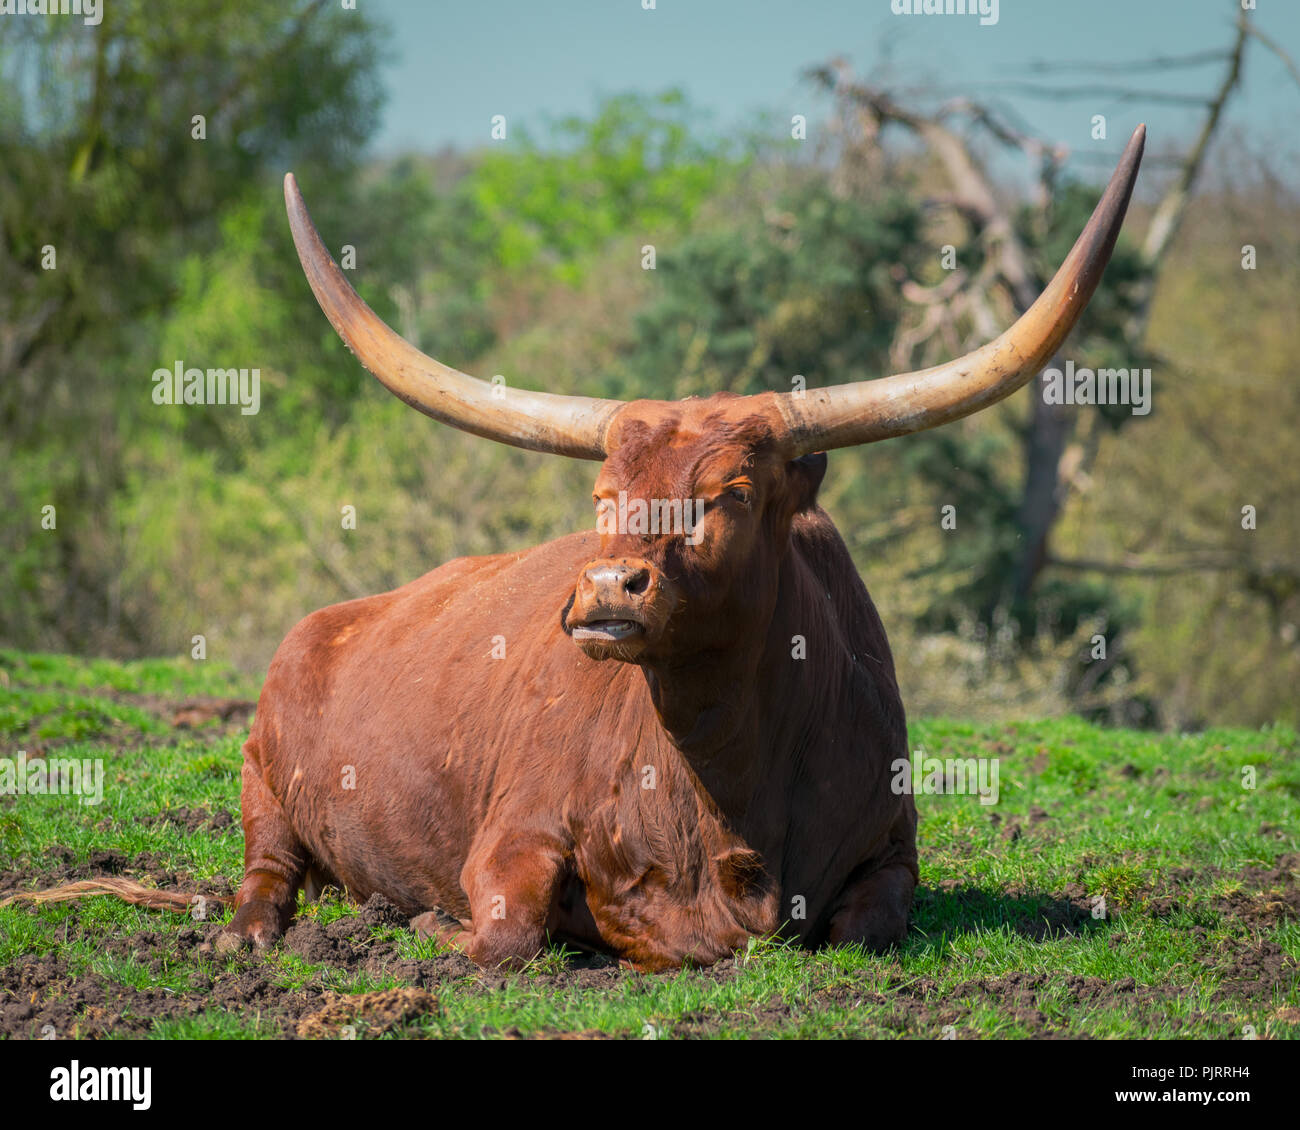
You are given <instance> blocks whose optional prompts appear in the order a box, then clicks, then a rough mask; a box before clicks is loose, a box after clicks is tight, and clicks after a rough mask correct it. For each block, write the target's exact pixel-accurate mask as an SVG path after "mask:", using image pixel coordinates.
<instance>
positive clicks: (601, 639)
mask: <svg viewBox="0 0 1300 1130" xmlns="http://www.w3.org/2000/svg"><path fill="white" fill-rule="evenodd" d="M571 628H572V631H573V638H574V640H576V641H577V642H578V643H584V642H590V643H622V642H623V641H624V640H629V639H635V638H636V637H638V636H644V635H645V625H644V624H642V623H641V622H640V621H639V620H613V619H610V620H588V621H587V622H586V623H585V624H573V625H571Z"/></svg>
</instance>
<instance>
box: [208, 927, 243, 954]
mask: <svg viewBox="0 0 1300 1130" xmlns="http://www.w3.org/2000/svg"><path fill="white" fill-rule="evenodd" d="M212 948H213V950H214V951H215V952H216V955H217V956H218V957H229V956H230V955H231V954H235V953H240V952H242V951H243V950H247V949H251V948H252V943H251V942H250V941H249V940H248V939H247V938H245V937H242V936H241V935H239V934H232V933H231V932H230V931H229V930H222V931H221V933H220V934H218V935H217V938H216V941H214V942H213V943H212Z"/></svg>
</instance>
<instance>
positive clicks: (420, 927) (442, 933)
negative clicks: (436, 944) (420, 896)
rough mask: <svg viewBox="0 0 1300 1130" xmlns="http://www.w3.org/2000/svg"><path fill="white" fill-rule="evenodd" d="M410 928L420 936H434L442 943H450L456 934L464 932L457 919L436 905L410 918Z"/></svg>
mask: <svg viewBox="0 0 1300 1130" xmlns="http://www.w3.org/2000/svg"><path fill="white" fill-rule="evenodd" d="M411 929H412V930H413V931H414V932H415V933H416V935H417V936H419V937H421V938H435V939H436V940H438V941H440V942H444V943H450V942H451V941H452V940H453V939H454V938H455V937H456V935H458V934H461V933H463V932H464V930H463V928H462V926H461V924H460V922H459V921H458V920H457V919H455V918H453V917H452V916H451V915H450V914H448V913H447V912H446V911H445V910H443V909H442V908H441V907H437V906H435V907H434V908H433V909H432V910H426V911H425V912H424V913H423V914H417V915H416V916H415V917H414V918H412V919H411Z"/></svg>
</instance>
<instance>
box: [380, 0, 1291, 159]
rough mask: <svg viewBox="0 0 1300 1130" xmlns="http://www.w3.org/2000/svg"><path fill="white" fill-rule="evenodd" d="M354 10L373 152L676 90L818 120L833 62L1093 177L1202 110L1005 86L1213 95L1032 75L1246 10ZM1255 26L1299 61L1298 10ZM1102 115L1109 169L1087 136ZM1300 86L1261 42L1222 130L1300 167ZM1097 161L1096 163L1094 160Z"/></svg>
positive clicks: (1128, 56) (1225, 2) (746, 2)
mask: <svg viewBox="0 0 1300 1130" xmlns="http://www.w3.org/2000/svg"><path fill="white" fill-rule="evenodd" d="M655 2H656V8H655V9H654V10H653V11H646V10H643V8H642V6H641V5H642V0H432V2H430V0H360V3H361V4H363V5H365V10H366V11H368V12H370V13H371V14H373V15H376V16H378V17H379V18H380V19H381V20H382V21H384V22H385V23H387V24H388V25H389V26H390V28H391V29H392V36H391V38H390V41H389V51H390V58H389V60H388V63H387V66H386V67H385V69H384V72H383V74H384V80H385V84H386V87H387V90H388V105H387V108H386V111H385V116H384V123H383V128H382V130H381V132H380V134H379V136H378V137H376V138H375V139H374V149H375V152H377V153H380V154H385V153H392V152H395V151H398V150H404V149H415V150H423V151H429V150H436V149H438V148H441V147H442V146H444V145H456V146H459V147H464V148H472V147H477V146H479V145H481V144H483V143H485V142H486V141H487V136H488V129H489V122H490V119H491V117H492V115H494V114H505V115H506V116H507V119H508V120H509V121H510V122H512V123H513V122H520V123H525V124H529V125H533V126H536V125H540V124H542V123H543V122H544V121H545V119H546V117H548V116H561V115H565V114H571V113H578V114H584V115H585V114H589V113H590V112H591V111H592V109H593V107H594V106H595V105H596V103H597V100H598V99H599V97H600V96H601V95H603V94H612V93H618V92H622V91H627V90H633V91H641V92H654V91H659V90H663V89H665V88H668V87H672V86H677V87H681V88H682V89H684V90H685V91H686V93H687V95H688V96H689V98H690V100H691V102H692V104H693V105H694V106H696V107H697V108H699V109H701V110H702V111H704V112H705V113H706V114H707V115H708V117H709V119H710V121H711V122H712V124H713V125H714V126H715V127H716V128H720V129H727V128H730V127H740V126H744V125H752V124H753V123H754V121H755V120H756V118H757V115H758V113H759V112H760V111H764V110H766V111H769V112H771V113H772V114H774V115H778V116H780V117H781V118H783V119H784V120H786V121H788V120H789V117H790V115H792V114H796V113H804V114H807V115H808V116H809V120H810V121H813V120H815V119H816V118H817V117H818V116H820V115H822V114H824V113H825V110H826V107H827V103H826V100H825V99H824V98H823V97H822V96H820V95H818V94H816V93H815V92H814V91H813V89H812V88H811V86H810V85H809V84H807V83H806V82H803V81H801V80H800V77H799V76H800V72H801V71H802V70H803V69H804V68H805V67H806V66H808V65H810V64H812V63H817V62H822V61H824V60H826V59H828V58H829V57H831V56H832V55H836V54H839V55H843V56H845V57H847V58H848V59H849V60H850V61H851V63H852V65H853V67H854V69H855V70H856V71H857V72H858V73H859V74H863V73H870V72H873V71H874V72H875V73H877V74H879V75H880V76H882V77H887V78H889V80H890V81H891V82H893V83H897V84H905V85H907V86H909V87H930V86H933V87H937V88H940V89H942V90H943V91H944V92H946V93H949V94H959V93H960V94H969V95H972V96H976V97H979V98H982V99H986V100H996V101H998V102H1000V103H1001V104H1004V105H1006V106H1008V107H1010V108H1011V109H1013V110H1014V111H1015V112H1016V113H1017V114H1018V115H1019V116H1020V117H1021V119H1022V120H1023V121H1024V122H1025V124H1026V125H1027V126H1028V127H1030V128H1031V129H1032V130H1033V131H1034V132H1036V133H1039V134H1040V135H1042V136H1045V137H1050V138H1052V139H1054V140H1058V141H1063V142H1065V143H1066V144H1068V145H1070V146H1071V147H1073V148H1074V149H1075V150H1076V151H1078V152H1080V153H1082V154H1086V155H1087V156H1090V157H1092V158H1094V161H1095V162H1096V170H1097V175H1101V172H1102V171H1103V168H1102V166H1104V165H1105V164H1106V161H1107V160H1109V156H1112V155H1113V154H1114V153H1115V152H1117V151H1118V148H1119V146H1120V145H1122V143H1123V140H1124V139H1125V138H1126V137H1127V135H1128V132H1129V130H1130V129H1131V128H1132V126H1133V125H1134V124H1136V122H1138V121H1139V120H1145V121H1146V122H1147V123H1148V128H1149V131H1150V139H1149V143H1148V144H1149V146H1150V147H1151V151H1153V152H1159V151H1160V149H1161V148H1162V147H1163V146H1165V145H1173V146H1174V147H1178V146H1180V145H1181V144H1185V143H1186V142H1187V141H1188V140H1189V139H1190V137H1191V136H1192V135H1193V133H1194V131H1195V129H1196V127H1197V125H1198V124H1199V122H1200V120H1201V111H1199V110H1196V109H1193V108H1188V107H1181V106H1167V105H1156V104H1151V103H1144V102H1140V101H1139V102H1124V101H1121V100H1120V99H1118V98H1116V97H1115V96H1113V95H1112V94H1108V93H1104V92H1103V93H1099V94H1097V95H1095V96H1091V97H1088V98H1085V99H1082V100H1079V101H1072V102H1055V101H1047V100H1043V99H1035V98H1032V97H1029V96H1027V95H1026V94H1024V93H1019V92H1016V91H1013V90H1010V89H1007V88H1006V87H1005V86H999V85H998V84H999V83H1006V82H1017V81H1035V82H1042V83H1047V84H1051V85H1064V84H1067V83H1071V84H1073V83H1079V84H1084V83H1086V84H1089V85H1095V84H1101V85H1102V86H1105V87H1107V88H1108V89H1113V87H1114V86H1115V85H1117V84H1120V83H1123V84H1124V85H1129V86H1136V87H1141V88H1143V89H1159V90H1165V91H1172V92H1182V93H1189V94H1197V95H1203V94H1206V93H1208V92H1209V91H1211V90H1213V89H1214V87H1215V86H1216V85H1217V83H1218V80H1219V78H1220V76H1221V74H1222V73H1223V64H1222V63H1210V64H1206V65H1203V66H1199V67H1197V68H1195V69H1192V70H1188V71H1180V72H1172V73H1155V74H1141V73H1135V74H1132V75H1128V74H1124V73H1120V74H1117V73H1115V72H1114V71H1098V72H1096V73H1093V74H1089V73H1088V71H1087V70H1086V69H1077V70H1071V71H1070V72H1069V73H1068V74H1065V73H1059V72H1058V73H1056V74H1052V75H1034V74H1031V73H1027V72H1026V70H1025V67H1026V64H1029V63H1032V62H1034V61H1039V60H1042V61H1049V62H1058V61H1062V60H1068V61H1070V62H1071V63H1074V64H1079V65H1081V66H1082V67H1083V68H1087V67H1089V66H1091V65H1093V64H1095V63H1103V64H1104V63H1115V62H1130V61H1138V60H1143V59H1148V58H1150V57H1152V56H1153V55H1181V54H1186V53H1190V52H1196V51H1205V50H1213V49H1222V48H1225V47H1227V46H1228V44H1229V43H1230V41H1231V34H1232V31H1231V28H1232V21H1233V20H1234V18H1235V16H1236V12H1237V10H1238V8H1239V0H1000V3H999V10H998V21H997V23H996V24H994V25H992V26H980V23H979V19H978V17H972V16H957V15H950V16H948V15H946V16H925V15H920V16H914V15H895V14H894V13H893V12H892V11H891V0H655ZM1254 18H1255V21H1256V23H1257V25H1258V26H1259V28H1260V29H1261V30H1262V31H1264V32H1266V33H1267V34H1269V35H1270V36H1271V37H1272V38H1273V39H1275V40H1276V41H1278V42H1279V43H1280V44H1281V45H1282V46H1283V48H1284V49H1285V50H1287V51H1288V52H1289V53H1290V54H1291V55H1292V57H1293V58H1296V59H1297V61H1298V62H1300V0H1258V10H1257V11H1256V12H1255V17H1254ZM1095 113H1101V114H1105V115H1107V118H1108V122H1109V125H1110V140H1109V142H1108V143H1107V145H1106V146H1105V148H1106V150H1107V156H1106V158H1105V159H1104V160H1103V159H1101V155H1100V154H1097V153H1096V152H1095V150H1096V149H1097V148H1098V143H1096V142H1093V141H1092V140H1091V139H1090V137H1089V127H1090V118H1091V115H1093V114H1095ZM1298 120H1300V86H1298V85H1297V84H1296V83H1295V82H1294V81H1293V80H1292V79H1291V78H1290V77H1289V76H1288V75H1287V74H1286V71H1285V70H1284V68H1283V66H1282V64H1281V62H1280V61H1279V60H1278V59H1277V58H1276V57H1275V56H1274V55H1272V54H1271V53H1269V52H1268V51H1266V50H1265V49H1264V48H1263V47H1262V46H1261V45H1259V44H1257V43H1256V44H1252V45H1251V46H1250V47H1249V48H1248V51H1247V61H1246V81H1245V84H1244V87H1243V89H1242V90H1241V91H1240V92H1239V93H1238V94H1237V96H1236V97H1235V99H1234V101H1233V103H1232V104H1231V105H1230V110H1229V113H1228V116H1227V122H1226V125H1227V126H1228V128H1232V127H1233V126H1237V127H1241V128H1243V129H1244V130H1246V131H1247V132H1249V133H1250V134H1252V135H1253V136H1254V137H1256V138H1258V139H1261V140H1264V141H1268V142H1271V143H1274V144H1277V145H1281V146H1284V147H1286V148H1287V149H1288V151H1289V152H1291V153H1294V152H1295V149H1296V147H1295V136H1296V122H1297V121H1298ZM1089 151H1092V152H1089Z"/></svg>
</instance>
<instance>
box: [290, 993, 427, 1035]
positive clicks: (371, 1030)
mask: <svg viewBox="0 0 1300 1130" xmlns="http://www.w3.org/2000/svg"><path fill="white" fill-rule="evenodd" d="M438 1010H439V1005H438V1002H437V1001H436V1000H435V999H434V998H433V997H432V996H431V995H430V994H429V993H427V992H425V991H424V990H423V989H385V990H383V991H382V992H378V993H358V994H356V995H354V996H347V995H344V994H342V993H329V994H327V1003H326V1005H325V1007H324V1008H322V1009H321V1010H320V1011H319V1012H313V1013H310V1014H309V1015H307V1016H304V1017H303V1018H302V1019H301V1020H300V1021H298V1038H299V1039H302V1040H336V1039H340V1038H342V1039H352V1038H355V1036H356V1032H357V1029H358V1028H362V1029H364V1030H365V1032H366V1033H367V1034H368V1035H371V1036H379V1035H383V1033H385V1032H391V1031H392V1030H393V1029H394V1028H396V1027H398V1026H399V1025H402V1024H405V1023H406V1022H407V1021H408V1020H414V1019H415V1018H416V1017H419V1016H425V1015H428V1014H429V1013H436V1012H437V1011H438Z"/></svg>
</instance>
